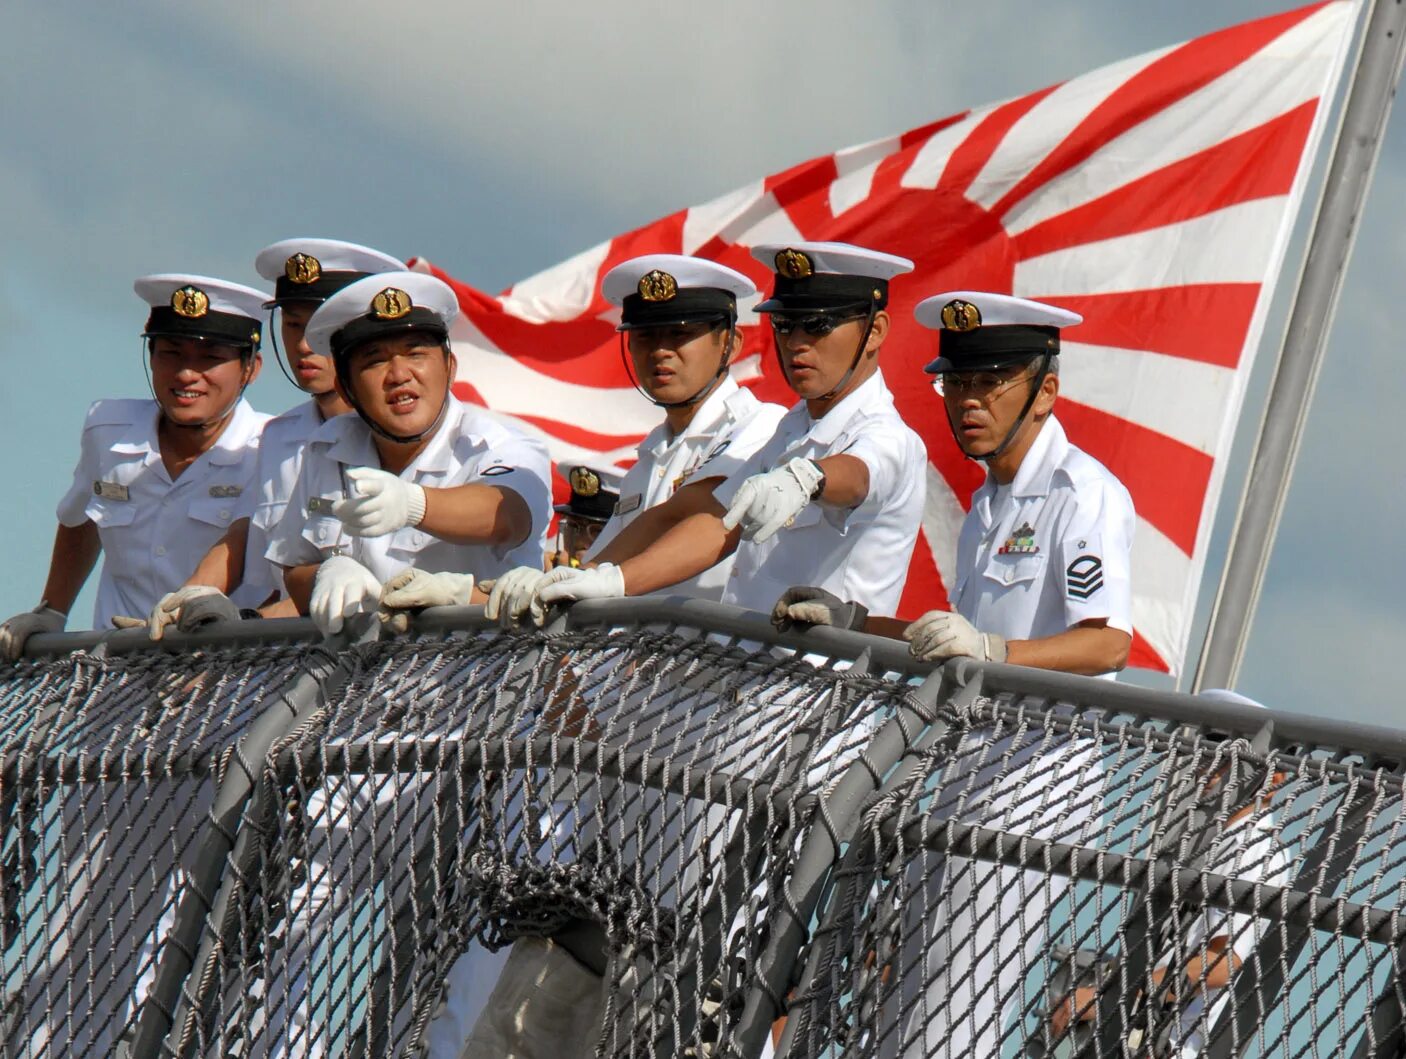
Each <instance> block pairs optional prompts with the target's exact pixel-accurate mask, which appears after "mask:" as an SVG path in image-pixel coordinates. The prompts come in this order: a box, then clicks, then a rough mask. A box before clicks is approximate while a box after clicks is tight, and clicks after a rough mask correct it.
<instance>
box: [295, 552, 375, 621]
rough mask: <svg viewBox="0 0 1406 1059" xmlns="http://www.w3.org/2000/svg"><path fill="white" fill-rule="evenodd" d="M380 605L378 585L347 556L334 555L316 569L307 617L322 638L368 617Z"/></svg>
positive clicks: (369, 573) (361, 567) (367, 572)
mask: <svg viewBox="0 0 1406 1059" xmlns="http://www.w3.org/2000/svg"><path fill="white" fill-rule="evenodd" d="M380 601H381V582H380V581H378V580H376V576H375V575H374V574H372V573H371V571H370V570H368V569H366V567H364V566H362V565H361V564H360V563H359V562H357V561H356V560H355V559H353V558H352V557H351V556H349V555H334V556H332V558H330V559H328V560H327V561H326V562H324V563H323V564H322V565H321V566H319V567H318V568H317V577H316V578H315V579H314V580H313V583H312V599H311V600H309V602H308V613H309V614H310V615H311V616H312V620H313V621H315V622H316V623H317V627H318V628H319V629H320V630H322V635H323V636H332V635H334V634H336V633H339V632H341V631H342V622H343V621H344V620H345V619H346V618H350V617H352V616H353V615H355V614H369V613H371V611H373V610H375V609H376V605H377V604H378V603H379V602H380Z"/></svg>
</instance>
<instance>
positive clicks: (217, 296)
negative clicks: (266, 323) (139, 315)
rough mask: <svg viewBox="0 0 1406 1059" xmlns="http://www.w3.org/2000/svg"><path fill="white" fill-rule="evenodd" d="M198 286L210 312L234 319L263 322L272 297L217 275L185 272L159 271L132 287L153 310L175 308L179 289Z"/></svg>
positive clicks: (197, 288)
mask: <svg viewBox="0 0 1406 1059" xmlns="http://www.w3.org/2000/svg"><path fill="white" fill-rule="evenodd" d="M186 287H194V288H195V289H196V290H197V291H199V292H200V293H202V294H204V295H205V298H206V299H207V304H206V310H207V311H209V312H216V313H229V314H231V315H232V316H247V317H248V318H249V319H251V320H262V319H263V316H264V301H265V300H266V299H267V298H268V295H267V294H265V293H264V292H263V291H259V290H255V289H254V288H253V287H246V286H244V285H243V284H241V283H230V282H228V281H226V280H222V279H215V278H214V277H213V276H195V275H187V274H185V273H181V272H159V273H157V274H156V275H152V276H143V277H142V278H141V279H139V280H137V281H136V282H135V283H133V284H132V289H133V290H135V291H136V292H137V297H139V298H141V300H142V301H144V302H146V303H147V304H148V305H149V306H151V307H152V308H153V309H160V308H164V307H168V306H170V305H171V299H172V298H173V297H174V295H175V293H176V292H177V291H179V290H184V289H185V288H186Z"/></svg>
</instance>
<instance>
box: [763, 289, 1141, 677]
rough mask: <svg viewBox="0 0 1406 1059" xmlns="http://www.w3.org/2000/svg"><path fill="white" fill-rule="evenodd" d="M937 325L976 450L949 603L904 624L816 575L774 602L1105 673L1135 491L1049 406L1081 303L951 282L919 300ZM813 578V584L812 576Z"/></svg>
mask: <svg viewBox="0 0 1406 1059" xmlns="http://www.w3.org/2000/svg"><path fill="white" fill-rule="evenodd" d="M914 315H915V317H916V318H917V320H918V322H919V323H920V324H922V325H923V326H924V327H930V328H933V329H934V330H936V331H937V332H938V334H939V339H938V342H939V345H938V353H939V355H938V357H937V359H936V360H934V361H933V362H932V363H931V364H929V365H928V366H927V368H926V369H925V370H926V371H927V372H929V373H930V374H932V375H934V376H935V383H936V389H937V391H938V393H939V394H940V395H941V397H942V403H943V407H944V409H945V411H946V413H947V422H948V425H949V426H950V427H951V429H952V436H953V437H954V438H955V439H956V441H957V445H958V447H959V448H961V450H962V451H963V452H964V453H965V454H966V455H967V456H969V457H971V458H972V459H974V460H981V461H982V462H983V463H985V464H986V468H987V473H986V481H985V483H983V484H982V486H981V487H980V488H979V489H978V490H977V491H976V493H975V494H973V496H972V505H971V510H970V512H968V514H967V517H966V519H965V520H964V521H963V523H962V530H961V535H960V536H959V538H958V542H957V580H956V583H955V584H954V585H953V586H952V590H951V592H950V597H951V600H952V605H953V608H954V611H952V612H949V611H929V612H928V613H927V614H924V615H923V616H922V617H921V618H919V619H918V620H917V621H915V622H913V623H912V624H911V625H910V624H905V623H904V622H901V621H899V620H898V619H896V618H879V617H868V618H866V617H865V615H863V614H861V613H860V612H859V611H858V610H857V609H856V608H854V607H853V606H852V605H847V604H844V603H841V602H840V601H839V600H837V599H834V598H833V597H830V596H827V595H825V594H823V593H821V592H819V591H818V590H817V589H816V588H814V587H807V588H793V589H791V590H790V591H788V592H786V593H785V594H784V595H783V596H782V597H781V598H780V599H779V600H778V601H777V603H776V607H775V609H774V611H773V619H774V620H775V621H777V622H778V623H781V624H784V623H786V622H789V621H803V622H810V623H816V624H827V625H833V624H838V625H846V626H849V627H852V628H859V627H863V628H865V629H867V630H868V631H870V632H876V633H881V634H883V635H887V636H893V637H895V638H902V639H905V640H907V641H908V642H909V646H910V650H911V651H912V652H913V654H914V655H915V656H916V657H918V658H921V659H924V660H926V661H936V660H940V659H944V658H951V657H954V656H957V655H971V656H973V657H976V658H979V659H984V660H986V661H992V662H1011V663H1014V664H1017V665H1026V666H1037V667H1039V668H1042V669H1057V670H1064V671H1066V672H1071V673H1083V674H1088V675H1094V674H1110V675H1111V674H1112V673H1113V672H1116V671H1117V670H1119V669H1122V668H1123V666H1124V665H1125V664H1126V662H1127V658H1128V649H1129V647H1130V646H1131V645H1132V628H1133V625H1132V588H1131V580H1130V574H1131V565H1132V555H1131V552H1132V540H1133V529H1134V522H1135V519H1134V514H1133V504H1132V499H1131V498H1130V497H1129V496H1128V491H1127V490H1126V489H1125V488H1124V487H1123V484H1122V483H1121V482H1119V481H1118V479H1117V478H1115V477H1114V476H1113V475H1112V474H1111V473H1110V472H1109V471H1108V469H1107V468H1105V467H1104V466H1103V465H1102V464H1101V463H1099V462H1098V461H1097V460H1095V459H1094V458H1093V457H1091V456H1089V455H1088V454H1086V453H1084V452H1083V451H1081V450H1080V449H1077V448H1075V447H1074V446H1073V445H1071V444H1070V443H1069V440H1068V438H1067V437H1066V436H1065V433H1064V428H1063V427H1062V426H1060V423H1059V420H1058V419H1057V418H1055V416H1054V405H1055V398H1056V397H1057V396H1058V394H1059V348H1060V330H1061V328H1065V327H1072V326H1074V325H1075V324H1078V323H1079V322H1080V321H1081V320H1082V317H1080V316H1079V315H1078V314H1076V313H1072V312H1069V311H1067V310H1065V309H1060V308H1058V307H1056V306H1053V305H1044V304H1041V303H1040V302H1035V301H1030V300H1028V299H1026V298H1015V297H1011V296H1009V295H1004V294H985V293H976V292H972V291H955V292H952V293H949V294H939V295H936V296H935V297H932V298H928V299H926V300H924V301H923V302H921V303H919V305H918V306H917V308H916V309H915V310H914ZM821 587H823V586H821Z"/></svg>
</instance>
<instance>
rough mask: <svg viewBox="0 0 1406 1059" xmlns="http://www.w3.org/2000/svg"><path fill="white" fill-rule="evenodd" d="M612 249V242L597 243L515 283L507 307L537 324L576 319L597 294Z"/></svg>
mask: <svg viewBox="0 0 1406 1059" xmlns="http://www.w3.org/2000/svg"><path fill="white" fill-rule="evenodd" d="M609 253H610V243H608V242H605V243H597V244H596V245H595V246H593V247H591V248H590V249H589V250H583V251H581V253H579V254H577V255H576V256H575V257H570V258H567V259H566V260H565V261H563V262H562V263H561V264H559V265H553V266H552V267H551V268H549V269H546V270H544V271H542V272H539V273H537V275H535V276H529V277H528V278H527V279H525V280H522V281H521V282H520V283H515V284H513V287H512V290H510V291H509V292H508V293H507V294H506V295H505V296H504V297H503V308H504V309H505V310H506V311H507V312H510V313H512V314H513V315H514V316H516V317H518V318H520V319H523V320H529V321H531V322H532V323H534V324H545V323H550V322H552V321H555V320H574V319H576V317H578V316H580V315H581V314H582V313H583V312H585V311H586V310H587V309H588V308H590V306H591V302H592V301H594V300H595V296H596V273H598V272H599V271H600V266H601V264H602V262H604V261H605V258H606V255H607V254H609Z"/></svg>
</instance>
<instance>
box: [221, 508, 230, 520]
mask: <svg viewBox="0 0 1406 1059" xmlns="http://www.w3.org/2000/svg"><path fill="white" fill-rule="evenodd" d="M220 518H229V508H227V507H222V508H220Z"/></svg>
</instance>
